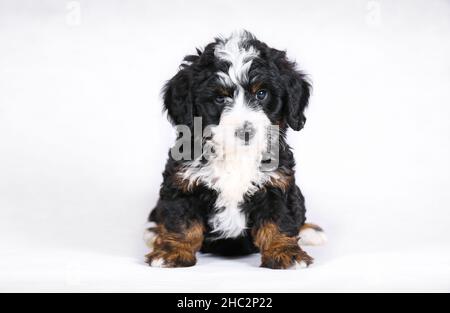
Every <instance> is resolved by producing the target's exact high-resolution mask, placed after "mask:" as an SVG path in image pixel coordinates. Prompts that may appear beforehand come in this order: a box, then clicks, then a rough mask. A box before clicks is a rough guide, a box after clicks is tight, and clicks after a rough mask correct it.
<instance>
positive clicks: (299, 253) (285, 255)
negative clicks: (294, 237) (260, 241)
mask: <svg viewBox="0 0 450 313" xmlns="http://www.w3.org/2000/svg"><path fill="white" fill-rule="evenodd" d="M313 261H314V259H313V258H312V257H310V256H309V255H308V254H307V253H306V252H305V251H303V250H302V249H300V247H298V246H288V247H279V248H276V249H273V250H272V251H265V252H264V253H263V255H262V263H261V267H266V268H270V269H289V268H296V269H297V268H306V267H308V266H310V265H311V264H313Z"/></svg>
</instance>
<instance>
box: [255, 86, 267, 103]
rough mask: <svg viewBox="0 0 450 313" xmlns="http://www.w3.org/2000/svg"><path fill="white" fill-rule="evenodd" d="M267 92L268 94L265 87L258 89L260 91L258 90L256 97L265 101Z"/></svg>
mask: <svg viewBox="0 0 450 313" xmlns="http://www.w3.org/2000/svg"><path fill="white" fill-rule="evenodd" d="M267 94H268V92H267V90H265V89H260V90H258V91H257V92H256V94H255V97H256V99H257V100H259V101H263V100H264V99H266V98H267Z"/></svg>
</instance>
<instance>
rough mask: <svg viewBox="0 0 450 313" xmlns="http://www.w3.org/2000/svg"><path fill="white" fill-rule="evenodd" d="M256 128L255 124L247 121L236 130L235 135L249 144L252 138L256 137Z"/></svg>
mask: <svg viewBox="0 0 450 313" xmlns="http://www.w3.org/2000/svg"><path fill="white" fill-rule="evenodd" d="M255 133H256V129H255V127H253V124H252V123H250V122H248V121H245V122H244V124H243V125H242V127H239V128H237V129H236V131H235V133H234V134H235V135H236V137H237V138H239V139H241V140H243V141H244V144H245V145H248V144H249V142H250V140H251V139H252V138H253V137H255Z"/></svg>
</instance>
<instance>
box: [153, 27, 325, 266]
mask: <svg viewBox="0 0 450 313" xmlns="http://www.w3.org/2000/svg"><path fill="white" fill-rule="evenodd" d="M310 89H311V85H310V83H309V82H308V80H307V79H306V77H305V75H304V74H303V73H302V72H300V71H299V70H297V69H296V64H295V63H294V62H291V61H289V60H288V59H287V58H286V53H285V52H283V51H279V50H276V49H273V48H270V47H269V46H267V45H266V44H265V43H263V42H261V41H259V40H258V39H256V38H255V37H254V36H253V35H252V34H251V33H249V32H247V31H239V32H236V33H233V34H232V35H231V36H230V37H229V38H218V39H216V40H215V41H214V42H212V43H210V44H208V45H207V46H206V47H205V48H204V50H203V51H200V50H198V51H197V54H196V55H188V56H186V57H185V59H184V62H183V64H182V65H181V66H180V70H179V72H178V73H177V74H176V75H175V76H174V77H173V78H172V79H171V80H170V81H169V82H168V83H167V84H166V86H165V89H164V108H165V110H167V113H168V116H169V118H170V120H171V122H172V123H173V124H174V125H181V126H179V128H178V130H179V131H178V140H177V143H176V145H175V146H174V148H172V149H171V151H170V153H169V159H168V161H167V165H166V168H165V171H164V173H163V179H164V180H163V183H162V186H161V189H160V198H159V201H158V203H157V205H156V207H155V208H154V210H153V211H152V212H151V214H150V217H149V222H150V225H149V227H148V230H147V233H146V238H145V239H146V241H147V244H148V246H149V247H150V248H151V252H150V253H149V254H148V255H147V262H148V264H149V265H151V266H158V267H185V266H192V265H195V263H196V253H197V252H198V251H202V252H205V253H217V254H220V255H242V254H250V253H256V252H260V253H261V255H262V266H263V267H268V268H274V269H285V268H291V267H306V266H308V265H310V264H311V263H312V261H313V259H312V258H311V257H310V256H308V255H307V254H306V252H304V251H303V250H302V249H301V248H300V245H299V244H315V245H317V244H321V243H323V242H324V241H325V236H324V234H323V232H322V230H321V229H320V227H318V226H316V225H313V224H305V211H306V210H305V203H304V202H305V201H304V197H303V195H302V193H301V192H300V189H299V188H298V187H297V185H296V183H295V175H294V174H295V171H294V167H295V161H294V157H293V154H292V152H291V149H290V147H289V145H288V144H287V143H286V139H285V134H286V131H287V129H288V127H290V128H292V129H293V130H297V131H298V130H300V129H302V127H303V126H304V124H305V121H306V118H305V116H304V110H305V108H306V107H307V105H308V100H309V96H310Z"/></svg>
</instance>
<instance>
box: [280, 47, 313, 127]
mask: <svg viewBox="0 0 450 313" xmlns="http://www.w3.org/2000/svg"><path fill="white" fill-rule="evenodd" d="M277 55H278V57H277V61H276V62H275V63H276V64H277V67H278V69H279V71H280V74H281V81H282V83H283V85H284V89H285V90H284V94H283V106H284V114H285V119H286V122H287V124H288V125H289V126H290V127H291V128H292V129H293V130H301V129H302V128H303V126H304V125H305V122H306V117H305V115H304V111H305V109H306V107H307V106H308V101H309V95H310V93H311V84H310V83H309V82H308V81H307V79H306V77H305V74H303V73H302V72H300V71H298V70H297V69H296V64H295V63H294V62H291V61H289V60H288V59H287V57H286V53H285V52H284V51H277Z"/></svg>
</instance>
